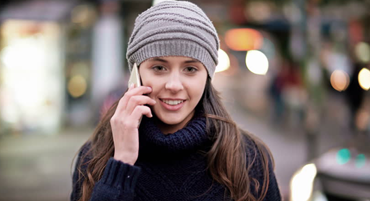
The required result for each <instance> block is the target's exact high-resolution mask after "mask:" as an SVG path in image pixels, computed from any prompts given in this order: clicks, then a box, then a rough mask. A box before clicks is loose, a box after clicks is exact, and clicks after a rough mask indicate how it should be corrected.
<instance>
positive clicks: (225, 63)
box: [216, 49, 230, 73]
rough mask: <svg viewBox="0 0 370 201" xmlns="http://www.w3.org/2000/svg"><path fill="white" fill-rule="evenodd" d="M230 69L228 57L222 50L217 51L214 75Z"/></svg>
mask: <svg viewBox="0 0 370 201" xmlns="http://www.w3.org/2000/svg"><path fill="white" fill-rule="evenodd" d="M229 68H230V58H229V55H227V53H226V52H225V51H223V50H222V49H219V50H218V65H217V66H216V73H218V72H222V71H225V70H227V69H229Z"/></svg>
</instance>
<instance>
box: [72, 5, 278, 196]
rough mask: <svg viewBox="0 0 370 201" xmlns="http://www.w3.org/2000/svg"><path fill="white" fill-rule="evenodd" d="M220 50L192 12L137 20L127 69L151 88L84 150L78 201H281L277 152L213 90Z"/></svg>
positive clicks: (137, 91) (113, 112)
mask: <svg viewBox="0 0 370 201" xmlns="http://www.w3.org/2000/svg"><path fill="white" fill-rule="evenodd" d="M218 49H219V39H218V36H217V32H216V30H215V28H214V26H213V24H212V22H211V21H210V20H209V19H208V17H207V16H206V15H205V13H204V12H203V11H202V10H201V9H200V8H199V7H198V6H196V5H194V4H193V3H190V2H186V1H165V2H162V3H159V4H157V5H155V6H153V7H151V8H150V9H148V10H146V11H145V12H143V13H142V14H140V15H139V16H138V17H137V18H136V21H135V27H134V30H133V33H132V35H131V38H130V41H129V44H128V50H127V59H128V62H129V66H130V69H131V68H132V67H133V65H134V63H136V64H137V65H138V66H139V74H140V76H141V80H142V84H143V86H139V87H134V86H130V87H129V89H128V91H127V92H126V93H125V94H124V95H123V97H122V98H121V99H120V100H119V101H118V102H116V103H115V104H114V105H113V106H112V107H111V108H110V109H109V111H108V112H107V114H106V115H105V117H104V118H103V119H102V120H101V122H100V123H99V125H98V126H97V128H96V131H95V133H94V134H93V136H92V137H91V139H89V140H88V141H87V142H86V143H85V144H84V145H83V146H82V147H81V149H80V153H79V156H78V160H77V164H76V169H75V171H74V175H73V191H72V194H71V200H84V201H86V200H104V201H109V200H125V201H127V200H171V201H173V200H238V201H240V200H281V198H280V192H279V188H278V184H277V182H276V178H275V175H274V171H273V166H274V165H273V159H272V155H271V154H270V152H269V151H268V148H267V147H266V145H264V144H263V143H262V142H261V141H260V140H259V139H258V138H257V137H255V136H253V135H251V134H248V133H247V132H245V131H242V130H240V129H239V128H238V127H237V125H236V124H235V122H234V121H233V120H232V119H231V117H230V116H229V114H228V112H227V111H226V110H225V108H224V106H223V105H222V103H221V101H220V98H219V96H218V93H217V91H216V90H215V89H214V88H213V86H212V83H211V79H212V77H213V75H214V72H215V68H216V65H217V63H218V58H217V57H218V56H217V51H218ZM141 118H142V119H141ZM140 122H141V123H140Z"/></svg>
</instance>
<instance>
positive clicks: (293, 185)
mask: <svg viewBox="0 0 370 201" xmlns="http://www.w3.org/2000/svg"><path fill="white" fill-rule="evenodd" d="M316 174H317V169H316V166H315V165H314V164H313V163H310V164H307V165H305V166H304V167H303V168H302V169H301V170H299V171H298V172H296V173H295V174H294V176H293V178H292V180H291V182H290V190H291V198H290V200H291V201H301V200H309V198H310V196H311V194H312V189H313V182H314V180H315V177H316Z"/></svg>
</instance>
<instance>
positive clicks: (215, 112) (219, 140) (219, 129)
mask: <svg viewBox="0 0 370 201" xmlns="http://www.w3.org/2000/svg"><path fill="white" fill-rule="evenodd" d="M117 104H118V102H116V103H114V104H113V106H112V107H111V108H110V109H109V110H108V112H107V114H106V115H105V116H104V117H103V119H102V120H101V121H100V123H99V124H98V126H97V127H96V129H95V132H94V134H93V135H92V136H91V138H90V139H89V140H88V142H89V143H90V144H91V148H90V149H89V151H88V152H87V153H85V154H84V155H83V156H81V157H82V159H81V160H80V161H86V160H85V159H84V158H85V157H89V160H87V162H86V163H85V164H82V163H81V164H80V165H79V167H77V169H78V171H79V178H80V179H83V183H82V189H81V192H80V193H81V197H80V201H87V200H89V199H90V197H91V194H92V190H93V187H94V185H95V183H96V182H97V181H98V180H99V179H100V178H101V177H102V174H103V171H104V169H105V166H106V164H107V161H108V159H109V158H110V157H112V156H113V153H114V144H113V137H112V130H111V126H110V119H111V118H112V116H113V114H114V112H115V110H116V108H117ZM199 108H201V109H202V110H203V111H204V113H205V116H206V122H207V123H206V125H207V128H206V129H207V132H212V135H211V136H214V139H213V140H214V143H213V146H212V147H211V149H210V150H209V151H208V153H207V163H208V169H209V172H210V174H211V175H212V178H213V179H214V180H215V181H217V182H218V183H220V184H223V185H224V186H226V187H227V189H228V190H229V192H230V196H231V198H232V199H234V200H235V201H244V200H248V201H257V200H258V201H260V200H263V198H264V197H265V195H266V193H267V189H268V183H269V168H268V165H269V164H268V163H269V161H270V160H269V154H270V153H269V150H268V148H267V147H266V146H265V145H264V144H263V143H262V142H261V141H260V140H259V139H258V138H256V137H255V136H253V135H251V134H249V133H247V132H245V131H242V130H240V129H239V128H238V127H237V125H236V124H235V122H234V121H233V120H232V119H231V117H230V115H229V114H228V112H227V111H226V109H225V107H224V106H223V104H222V102H221V98H220V96H219V93H218V92H217V91H216V89H214V87H213V86H212V84H211V79H210V78H208V80H207V83H206V86H205V90H204V93H203V97H202V99H201V101H200V102H199V104H198V106H197V109H199ZM243 135H244V136H245V137H247V138H248V140H249V141H252V142H254V143H253V144H255V145H256V146H253V148H252V149H254V151H253V157H252V158H248V161H247V157H246V156H247V154H249V153H247V151H246V150H247V147H246V146H247V145H246V143H244V139H243ZM249 150H250V149H249ZM264 150H265V151H264ZM257 155H260V156H261V159H260V160H261V162H262V164H263V170H262V171H263V173H264V180H263V183H262V184H260V183H259V182H258V181H257V179H255V178H251V177H250V176H249V174H248V171H249V169H250V168H251V167H252V165H253V163H254V161H255V160H258V158H257ZM272 163H273V160H272ZM86 165H87V168H85V169H86V170H83V168H82V166H85V167H86ZM251 182H254V187H255V188H254V189H255V190H256V194H258V195H260V197H258V198H256V197H254V196H253V194H252V192H250V189H251V188H250V187H251ZM257 192H258V193H257Z"/></svg>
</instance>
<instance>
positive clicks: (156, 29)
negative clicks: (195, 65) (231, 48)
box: [126, 1, 219, 78]
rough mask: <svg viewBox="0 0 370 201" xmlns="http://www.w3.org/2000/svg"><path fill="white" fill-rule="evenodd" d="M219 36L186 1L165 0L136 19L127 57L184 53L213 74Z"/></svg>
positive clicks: (136, 60)
mask: <svg viewBox="0 0 370 201" xmlns="http://www.w3.org/2000/svg"><path fill="white" fill-rule="evenodd" d="M218 49H219V39H218V35H217V32H216V29H215V27H214V26H213V24H212V22H211V21H210V19H209V18H208V17H207V15H206V14H205V13H204V12H203V11H202V9H200V8H199V7H198V6H196V5H195V4H193V3H190V2H187V1H164V2H162V3H159V4H157V5H155V6H152V7H151V8H149V9H148V10H146V11H144V12H143V13H141V14H140V15H139V16H138V17H137V18H136V20H135V27H134V30H133V32H132V35H131V37H130V40H129V43H128V48H127V55H126V58H127V60H128V63H129V69H130V71H131V69H132V67H133V65H134V63H136V64H137V65H140V64H141V63H142V62H143V61H145V60H147V59H149V58H152V57H160V56H186V57H191V58H193V59H196V60H198V61H200V62H201V63H202V64H203V65H204V66H205V67H206V68H207V70H208V75H209V76H210V77H211V78H212V77H213V74H214V72H215V69H216V66H217V64H218Z"/></svg>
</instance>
